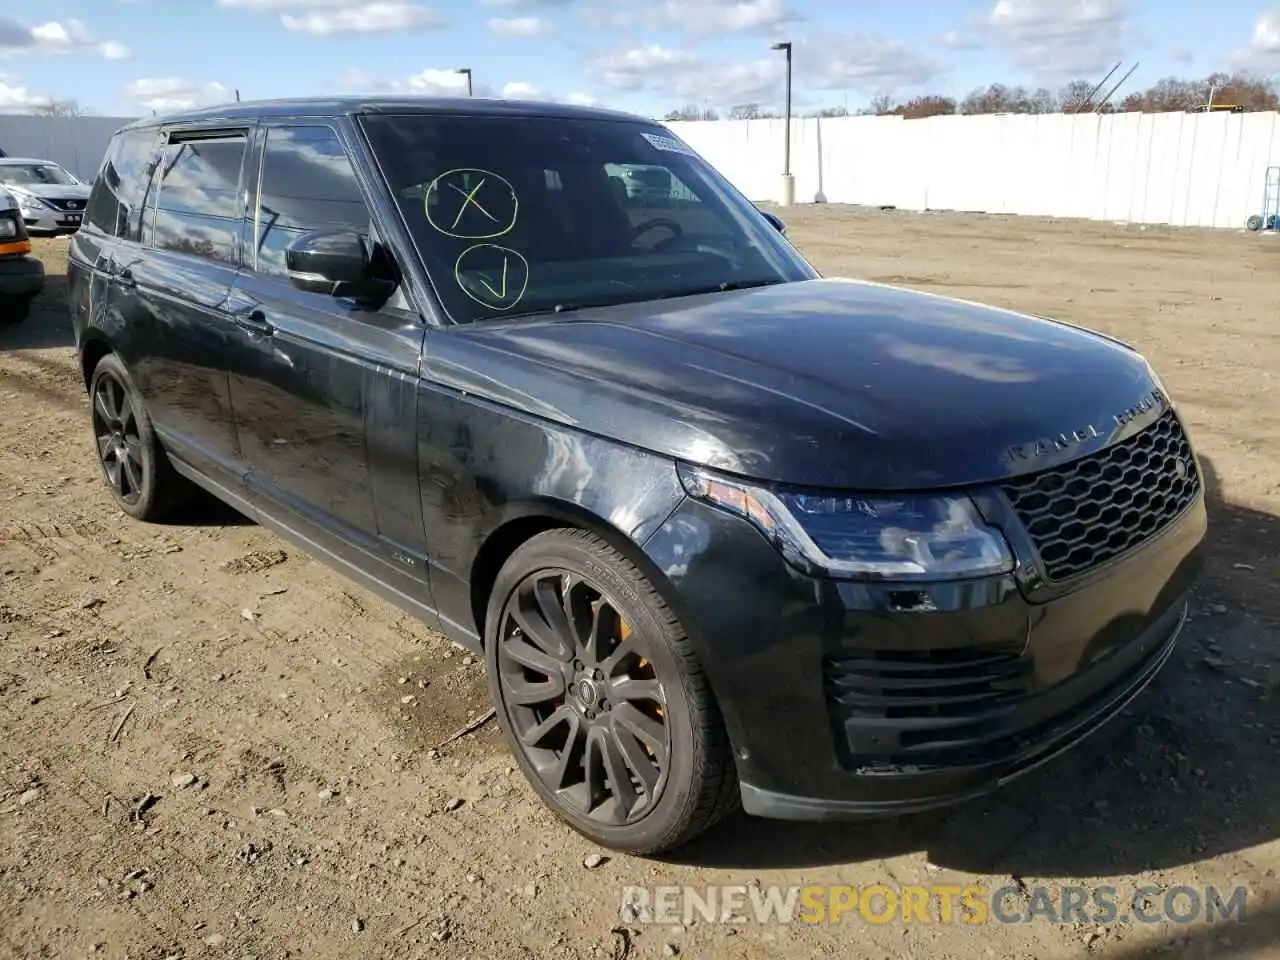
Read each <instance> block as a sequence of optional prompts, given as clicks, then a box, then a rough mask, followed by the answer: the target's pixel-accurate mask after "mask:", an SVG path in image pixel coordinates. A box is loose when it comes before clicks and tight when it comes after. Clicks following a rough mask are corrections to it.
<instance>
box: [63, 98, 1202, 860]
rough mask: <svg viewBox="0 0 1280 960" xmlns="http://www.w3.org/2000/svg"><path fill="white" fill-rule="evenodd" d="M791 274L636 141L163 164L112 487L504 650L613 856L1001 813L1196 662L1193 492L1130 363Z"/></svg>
mask: <svg viewBox="0 0 1280 960" xmlns="http://www.w3.org/2000/svg"><path fill="white" fill-rule="evenodd" d="M636 182H644V183H659V182H661V183H662V184H663V185H664V186H663V189H662V190H660V191H657V190H654V189H646V190H644V191H636V190H631V189H628V184H633V183H636ZM658 193H661V196H658V195H657V194H658ZM781 228H782V224H781V223H780V222H779V221H778V220H777V219H776V218H775V217H773V216H772V215H770V214H765V213H762V212H761V211H760V210H758V209H757V208H756V207H755V206H753V205H752V204H751V203H749V202H748V201H747V200H745V199H744V198H743V197H742V196H741V195H740V194H739V193H738V192H737V191H736V190H734V189H733V188H732V187H731V186H730V185H729V184H728V183H727V182H726V181H725V180H724V179H723V178H722V177H721V176H720V175H719V174H717V173H716V171H715V170H714V169H713V168H712V167H711V166H709V165H708V164H707V163H706V162H705V161H704V160H702V159H701V158H700V157H699V156H698V155H697V154H696V153H695V152H694V151H692V150H691V149H690V148H689V147H688V146H686V145H685V144H684V143H683V142H682V141H680V139H679V138H678V137H676V136H675V135H673V134H672V133H671V131H670V130H668V129H666V128H664V127H662V126H660V125H658V124H656V123H653V122H650V121H646V120H642V119H639V118H637V117H632V116H629V115H624V114H618V113H612V112H606V111H600V110H587V109H577V108H570V107H565V106H552V105H538V104H530V103H506V102H500V101H494V102H485V101H481V100H465V101H456V100H427V99H414V100H392V99H374V100H299V101H293V102H271V103H257V104H249V103H245V104H235V105H230V106H226V107H221V108H213V109H208V110H204V111H201V112H194V113H187V114H183V115H180V116H173V117H168V118H163V119H148V120H146V121H140V122H138V123H136V124H134V125H132V126H129V127H126V128H124V129H122V130H121V131H120V132H119V133H118V134H117V135H116V136H115V138H114V140H113V142H112V144H111V146H110V149H109V152H108V154H107V156H106V158H105V161H104V163H103V165H102V169H101V171H100V173H99V175H98V177H97V180H96V182H95V185H94V188H93V194H92V198H91V200H90V202H89V205H88V212H87V216H86V219H85V224H84V227H83V228H82V229H81V230H80V231H79V233H77V234H76V235H75V237H74V238H73V240H72V247H71V266H70V273H69V277H70V287H71V305H72V306H71V309H72V316H73V321H74V326H75V333H76V341H77V344H78V347H79V352H80V356H81V359H82V362H83V371H84V382H85V385H86V388H87V389H88V391H89V393H90V394H91V397H92V426H93V435H94V442H95V444H96V449H97V451H98V453H99V455H100V458H101V462H102V468H103V472H104V475H105V478H106V480H107V483H108V485H109V487H110V489H111V491H112V493H113V495H114V497H115V499H116V501H117V502H118V503H119V505H120V507H121V508H122V509H123V510H125V511H126V512H127V513H129V514H131V515H132V516H134V517H136V518H139V519H143V520H150V519H153V518H157V517H160V516H161V515H162V513H163V512H164V511H166V510H168V509H169V508H171V507H173V506H174V505H175V504H177V503H178V502H180V500H181V499H182V497H183V496H184V494H186V493H187V492H188V491H189V490H190V489H191V488H192V486H193V485H195V486H199V487H203V488H205V489H206V490H208V491H211V492H213V493H214V494H215V495H217V496H218V497H221V498H222V499H224V500H225V501H227V502H229V503H231V504H233V505H235V506H236V507H238V508H239V509H240V510H243V511H244V512H245V513H246V514H248V515H250V516H252V517H254V518H257V519H258V520H260V521H261V522H262V523H264V524H266V525H268V526H270V527H271V528H273V529H274V530H276V531H278V532H279V533H280V534H281V535H283V536H285V537H287V538H289V539H291V540H293V541H296V542H297V543H300V544H302V545H303V546H304V547H305V548H306V549H308V550H309V551H311V552H313V553H314V554H316V555H317V556H318V557H320V558H321V559H323V560H326V561H328V562H329V563H331V564H333V565H334V566H335V567H337V568H338V569H339V570H341V571H343V572H344V573H346V574H347V575H349V576H351V577H352V578H355V579H356V580H358V581H360V582H362V583H363V584H364V585H366V586H367V587H369V588H370V589H373V590H375V591H377V592H379V593H380V594H381V595H382V596H384V597H386V598H387V599H389V600H390V601H392V602H393V603H396V604H398V605H400V606H401V607H403V608H404V609H406V610H409V611H412V612H413V613H415V614H416V615H418V616H419V617H421V619H422V620H423V622H425V623H426V624H427V625H429V626H431V627H434V628H437V629H439V630H441V631H442V632H443V633H444V634H446V635H447V636H449V637H451V638H453V639H454V640H456V641H458V642H460V643H462V644H464V645H467V646H469V647H471V648H473V649H476V650H483V654H484V657H485V662H486V665H487V668H488V675H489V684H490V693H491V696H492V698H493V701H494V705H495V707H496V709H497V715H498V718H499V722H500V723H501V725H502V729H503V731H504V734H505V736H506V739H507V742H508V744H509V745H510V748H511V750H512V751H513V753H514V754H515V756H516V757H517V759H518V762H519V763H520V766H521V768H522V770H523V771H524V773H525V775H526V776H527V777H528V779H529V781H530V783H531V784H532V785H533V787H534V789H535V790H536V791H537V792H538V794H539V795H540V796H541V797H542V798H543V800H544V801H545V802H546V803H547V804H549V805H550V806H551V807H552V808H553V809H554V810H555V812H556V813H557V814H559V815H560V816H561V817H562V818H563V819H564V820H566V821H567V822H568V823H569V824H571V825H572V826H573V827H574V828H576V829H577V830H579V831H581V832H582V833H583V834H585V835H587V836H588V837H590V838H592V839H593V840H595V841H597V842H598V843H600V844H603V845H605V846H608V847H612V848H615V849H620V850H628V851H633V852H656V851H660V850H663V849H667V848H671V847H674V846H676V845H679V844H681V843H683V842H685V841H687V840H688V839H689V838H691V837H692V836H693V835H695V834H696V833H698V832H699V831H701V830H703V829H705V828H706V827H707V826H709V825H710V824H711V823H713V822H714V821H715V820H716V819H717V818H719V817H720V816H722V815H723V814H724V813H725V812H726V811H728V810H730V809H732V808H733V807H734V806H735V805H737V804H738V803H739V802H741V804H742V805H743V806H744V807H745V809H746V810H747V811H748V812H750V813H754V814H759V815H764V816H772V817H784V818H834V817H844V816H866V815H878V814H888V813H894V812H898V811H908V810H918V809H923V808H928V807H931V806H936V805H941V804H945V803H950V802H954V801H956V800H960V799H963V798H966V797H970V796H973V795H976V794H979V793H981V792H983V791H985V790H988V789H990V788H992V787H993V786H995V785H998V784H1000V783H1002V782H1004V781H1005V780H1007V779H1009V778H1010V777H1012V776H1015V775H1017V774H1020V773H1022V772H1024V771H1026V770H1029V769H1031V768H1032V767H1034V766H1036V765H1037V764H1039V763H1041V762H1043V761H1044V760H1046V759H1048V758H1050V757H1051V756H1053V755H1054V754H1056V753H1058V752H1060V751H1061V750H1063V749H1065V748H1066V747H1068V746H1070V745H1071V744H1073V743H1075V742H1077V741H1078V740H1079V739H1080V738H1082V737H1083V736H1085V735H1086V734H1087V733H1089V732H1091V731H1092V730H1094V729H1095V728H1097V727H1098V726H1099V725H1100V724H1102V723H1103V722H1104V721H1106V720H1107V719H1108V718H1110V717H1111V716H1113V715H1114V714H1115V713H1116V712H1117V711H1118V710H1119V709H1120V708H1121V707H1122V706H1123V705H1125V704H1126V703H1127V702H1128V701H1129V700H1130V699H1131V698H1132V697H1133V696H1134V695H1135V694H1136V693H1137V692H1138V691H1139V690H1140V689H1142V687H1143V686H1144V685H1145V684H1146V683H1147V682H1148V681H1149V680H1150V679H1151V678H1152V676H1153V675H1154V674H1155V673H1156V671H1157V670H1158V669H1159V668H1160V667H1161V665H1162V664H1164V663H1165V661H1166V660H1167V659H1168V658H1169V656H1170V653H1171V650H1172V648H1173V645H1174V642H1175V639H1176V637H1177V635H1178V632H1179V629H1180V627H1181V625H1182V622H1183V618H1184V615H1185V611H1186V603H1187V601H1186V595H1187V591H1188V588H1189V586H1190V584H1191V582H1192V579H1193V577H1194V576H1195V574H1196V571H1197V567H1198V563H1199V561H1200V545H1201V542H1202V540H1203V538H1204V534H1205V528H1206V519H1205V507H1204V497H1203V492H1202V486H1201V479H1200V472H1199V469H1198V466H1197V463H1196V458H1195V456H1194V454H1193V452H1192V449H1191V446H1190V445H1189V442H1188V439H1187V436H1186V434H1185V432H1184V427H1183V424H1182V423H1181V421H1180V419H1179V417H1178V414H1177V412H1176V410H1175V408H1174V406H1173V404H1172V403H1171V402H1170V400H1169V398H1168V396H1167V394H1166V393H1165V391H1164V389H1163V387H1162V385H1161V383H1160V381H1159V379H1158V378H1157V376H1156V374H1155V373H1154V372H1153V371H1152V370H1151V368H1150V367H1149V366H1148V365H1147V363H1146V362H1145V361H1144V360H1143V358H1142V357H1141V356H1140V355H1139V354H1138V353H1136V352H1134V351H1133V350H1132V349H1130V348H1129V347H1127V346H1126V345H1124V344H1121V343H1117V342H1115V341H1112V340H1110V339H1107V338H1105V337H1103V336H1100V335H1097V334H1094V333H1091V332H1089V331H1087V330H1084V329H1080V328H1077V327H1074V326H1070V325H1067V324H1064V323H1058V322H1053V321H1051V320H1046V319H1041V318H1037V317H1030V316H1024V315H1019V314H1015V313H1012V312H1009V311H1006V310H998V309H993V308H988V307H984V306H980V305H977V304H973V303H967V302H960V301H956V300H951V299H947V298H943V297H938V296H932V295H926V294H921V293H913V292H908V291H904V290H900V289H895V288H891V287H886V286H880V285H875V284H869V283H861V282H855V281H848V280H836V279H823V278H821V277H820V276H819V275H818V273H817V272H816V271H815V270H814V269H813V268H812V267H811V266H809V265H808V264H807V263H806V262H805V261H804V260H803V259H802V258H801V256H800V255H799V253H797V251H796V250H795V249H794V248H793V247H792V245H791V244H790V243H789V242H788V241H787V240H786V238H785V237H784V236H783V233H782V229H781Z"/></svg>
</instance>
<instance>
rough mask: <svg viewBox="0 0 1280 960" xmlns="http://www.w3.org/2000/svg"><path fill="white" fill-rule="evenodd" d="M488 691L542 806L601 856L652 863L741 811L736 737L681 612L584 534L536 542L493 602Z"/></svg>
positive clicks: (523, 551) (547, 536) (515, 559)
mask: <svg viewBox="0 0 1280 960" xmlns="http://www.w3.org/2000/svg"><path fill="white" fill-rule="evenodd" d="M485 623H486V630H485V633H486V636H485V645H486V659H487V665H488V671H489V692H490V696H491V698H492V700H493V703H494V706H495V709H496V711H497V715H498V720H499V723H500V725H501V727H502V731H503V735H504V737H505V738H506V741H507V745H508V746H509V748H510V749H511V751H512V753H514V754H515V756H516V758H517V761H518V762H519V764H520V767H521V770H522V771H523V773H524V775H525V777H526V778H527V779H528V780H529V782H530V784H532V786H533V788H534V790H535V791H536V792H537V793H538V795H539V796H540V797H541V798H542V800H543V801H544V802H545V803H546V804H547V805H548V806H549V807H550V808H551V809H552V810H553V811H554V812H555V813H556V815H557V816H559V817H560V818H561V819H562V820H564V821H565V822H567V823H568V824H569V825H570V826H572V827H573V828H574V829H575V830H577V831H578V832H579V833H581V834H583V835H584V836H586V837H588V838H589V839H591V840H593V841H595V842H596V843H598V844H600V845H601V846H604V847H608V848H610V849H614V850H619V851H623V852H626V853H632V854H652V853H658V852H661V851H665V850H670V849H673V848H675V847H679V846H681V845H683V844H684V843H687V842H688V841H689V840H691V839H692V838H693V837H694V836H696V835H697V834H699V833H701V832H702V831H704V830H706V829H707V828H708V827H709V826H711V825H712V824H714V823H715V822H716V821H717V820H719V819H720V818H721V817H723V816H724V815H725V814H726V813H728V812H729V811H730V810H732V809H733V808H734V806H735V805H736V803H737V800H738V785H737V779H736V776H735V772H734V766H733V758H732V755H731V752H730V748H729V743H728V737H727V736H726V734H725V730H724V724H723V721H722V719H721V716H720V712H719V710H718V708H717V706H716V703H715V700H714V698H713V697H712V695H711V691H710V688H709V686H708V684H707V681H706V677H705V676H704V675H703V673H702V670H701V667H700V666H699V664H698V661H697V658H696V657H695V655H694V652H693V650H692V648H691V645H690V643H689V639H688V637H687V636H686V635H685V633H684V631H683V629H682V628H681V626H680V623H679V621H678V620H677V618H676V616H675V615H674V613H673V612H672V611H671V610H670V608H669V607H668V606H667V605H666V603H665V602H664V601H663V599H662V597H661V596H660V595H659V593H658V592H657V590H655V589H654V587H653V585H652V584H651V583H650V582H649V581H648V579H647V578H646V577H645V576H644V574H643V573H642V572H641V571H640V570H639V569H638V568H637V567H636V566H635V564H633V563H632V562H631V561H629V560H628V559H627V558H626V557H624V556H623V555H622V554H621V553H619V552H618V551H617V550H615V549H614V548H613V547H612V546H610V545H609V544H608V543H606V542H605V541H604V540H602V539H601V538H599V537H597V536H595V535H593V534H591V533H588V532H586V531H583V530H565V529H560V530H550V531H547V532H545V533H541V534H538V535H537V536H535V537H533V538H531V539H530V540H529V541H527V542H526V543H525V544H523V545H522V546H521V547H520V548H519V549H517V550H516V551H515V553H513V554H512V556H511V558H510V559H509V560H508V561H507V563H506V565H505V566H504V567H503V568H502V571H501V573H500V574H499V576H498V579H497V583H496V584H495V587H494V590H493V594H492V596H491V597H490V601H489V608H488V613H487V616H486V619H485Z"/></svg>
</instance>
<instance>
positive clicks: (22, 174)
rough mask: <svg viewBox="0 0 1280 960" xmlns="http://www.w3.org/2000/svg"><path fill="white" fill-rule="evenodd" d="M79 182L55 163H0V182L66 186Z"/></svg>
mask: <svg viewBox="0 0 1280 960" xmlns="http://www.w3.org/2000/svg"><path fill="white" fill-rule="evenodd" d="M79 182H80V181H79V180H77V179H76V178H75V177H73V176H72V175H71V174H70V173H68V172H67V171H66V170H64V169H62V167H60V166H58V165H57V164H56V163H0V183H7V184H13V185H14V186H18V187H66V186H71V185H73V184H77V183H79Z"/></svg>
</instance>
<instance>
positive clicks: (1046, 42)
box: [979, 0, 1130, 77]
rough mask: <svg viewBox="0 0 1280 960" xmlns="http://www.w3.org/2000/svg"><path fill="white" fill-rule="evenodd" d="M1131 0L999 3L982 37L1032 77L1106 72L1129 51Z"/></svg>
mask: <svg viewBox="0 0 1280 960" xmlns="http://www.w3.org/2000/svg"><path fill="white" fill-rule="evenodd" d="M1129 30H1130V21H1129V2H1128V0H997V2H996V4H995V6H993V7H992V8H991V9H990V10H989V11H988V13H987V14H986V16H985V17H984V18H983V19H982V21H981V23H980V24H979V33H980V34H981V39H983V40H985V41H986V42H987V44H988V45H990V46H993V47H996V48H999V49H1002V50H1004V51H1006V52H1007V53H1008V55H1009V56H1010V58H1011V59H1012V60H1013V62H1014V64H1015V65H1016V66H1017V67H1019V68H1020V69H1022V70H1025V71H1027V72H1028V73H1030V74H1032V75H1033V76H1039V77H1064V76H1071V77H1079V76H1089V75H1092V74H1095V73H1098V72H1099V71H1105V70H1106V69H1107V68H1108V67H1110V66H1111V65H1112V64H1114V63H1115V62H1116V61H1117V60H1123V59H1124V57H1125V55H1126V54H1127V53H1128V45H1127V44H1126V37H1127V36H1128V34H1129Z"/></svg>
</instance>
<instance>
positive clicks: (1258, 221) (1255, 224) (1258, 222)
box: [1244, 213, 1262, 230]
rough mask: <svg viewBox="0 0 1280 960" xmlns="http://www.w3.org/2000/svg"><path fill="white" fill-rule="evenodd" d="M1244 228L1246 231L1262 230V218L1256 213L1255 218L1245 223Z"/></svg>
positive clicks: (1252, 217)
mask: <svg viewBox="0 0 1280 960" xmlns="http://www.w3.org/2000/svg"><path fill="white" fill-rule="evenodd" d="M1244 228H1245V229H1246V230H1261V229H1262V218H1261V217H1260V216H1258V215H1257V214H1256V213H1255V214H1254V215H1253V216H1251V217H1250V218H1249V219H1248V220H1246V221H1245V223H1244Z"/></svg>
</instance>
